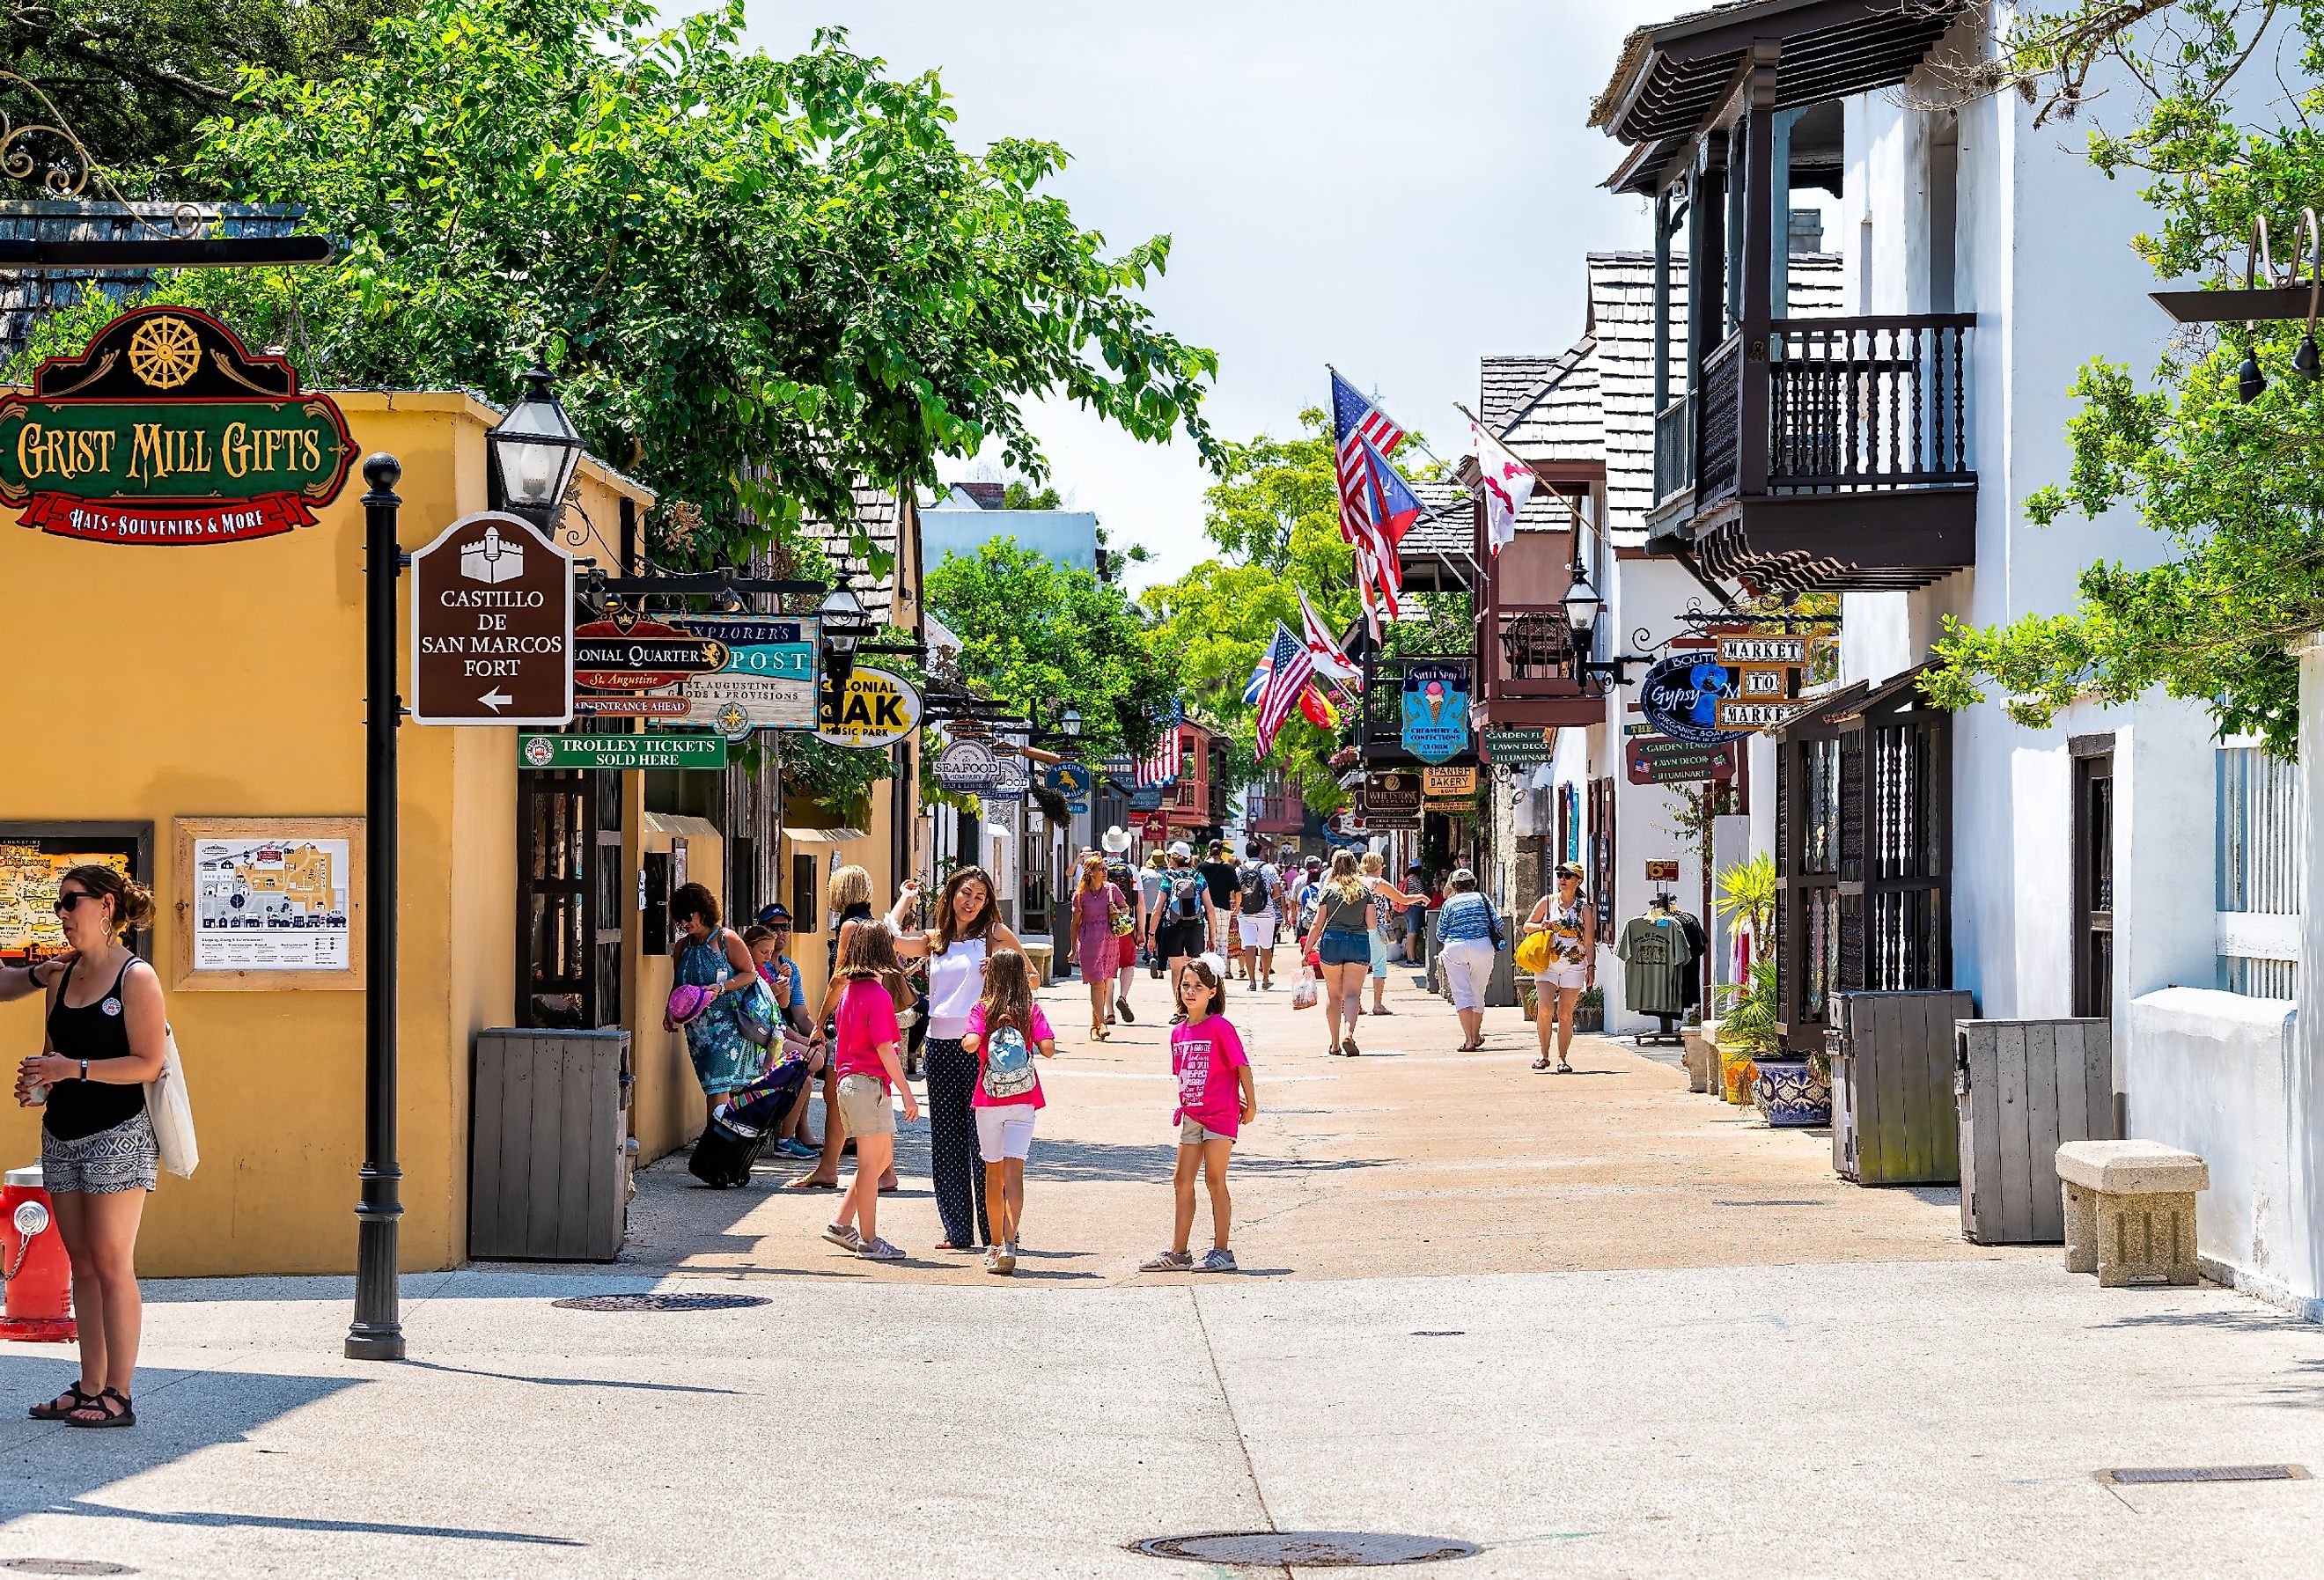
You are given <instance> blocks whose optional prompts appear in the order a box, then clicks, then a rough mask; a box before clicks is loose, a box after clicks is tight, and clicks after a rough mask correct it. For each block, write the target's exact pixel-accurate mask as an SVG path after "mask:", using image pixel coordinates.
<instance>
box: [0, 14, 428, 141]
mask: <svg viewBox="0 0 2324 1580" xmlns="http://www.w3.org/2000/svg"><path fill="white" fill-rule="evenodd" d="M414 4H416V0H9V4H7V5H5V6H0V69H5V70H8V71H12V72H14V73H15V74H16V75H17V76H18V77H20V78H22V79H23V81H24V82H25V83H28V84H30V87H31V90H30V91H28V90H27V89H26V88H23V87H20V86H18V85H17V84H16V83H13V82H6V81H0V114H4V115H6V116H7V117H8V118H9V120H10V121H11V122H12V123H14V125H19V126H22V125H27V124H38V125H55V122H54V120H53V119H52V118H51V112H53V114H54V115H61V116H62V117H63V118H64V121H65V124H66V125H67V126H69V128H70V129H71V130H72V131H73V132H74V133H75V134H77V135H78V137H79V139H80V141H81V143H82V144H83V145H84V146H85V147H86V148H87V149H88V153H89V156H90V157H91V158H92V159H94V160H96V161H97V162H98V163H100V164H102V165H105V166H107V167H109V168H111V169H113V170H115V171H119V172H123V173H124V174H129V175H131V176H132V179H133V180H134V179H135V178H134V174H132V172H135V171H139V170H141V169H142V168H143V167H152V166H160V165H176V164H180V163H182V162H184V160H185V158H186V157H187V155H188V154H189V152H190V151H191V148H192V145H193V142H194V129H195V127H196V126H197V125H199V124H200V123H201V122H202V121H204V120H206V119H208V117H210V116H211V115H217V114H218V113H219V112H220V111H222V110H224V109H225V108H226V106H227V105H228V104H230V103H231V102H232V101H233V98H234V96H235V90H236V88H239V87H240V86H241V80H242V72H243V69H244V68H245V67H255V68H258V69H263V70H268V71H278V72H281V73H284V74H286V75H288V76H291V77H301V78H307V79H319V78H324V77H328V76H331V75H333V74H335V73H337V71H339V70H340V69H342V67H343V65H344V63H345V62H346V60H349V59H350V58H352V57H355V56H358V55H360V54H362V53H363V52H364V51H365V50H366V49H367V48H368V47H369V44H370V37H371V28H372V24H373V23H374V22H376V21H378V20H379V19H380V18H381V17H383V16H385V15H390V14H395V13H399V12H408V11H410V9H411V8H412V6H413V5H414ZM43 99H45V100H46V101H47V102H46V103H45V104H44V103H43V102H42V100H43ZM24 152H34V154H35V157H37V158H46V157H51V156H53V155H55V154H57V153H59V152H60V150H59V149H57V148H54V147H42V148H40V149H39V150H38V151H37V152H35V151H34V150H33V149H32V148H31V147H27V148H26V149H25V150H24ZM140 184H142V183H140Z"/></svg>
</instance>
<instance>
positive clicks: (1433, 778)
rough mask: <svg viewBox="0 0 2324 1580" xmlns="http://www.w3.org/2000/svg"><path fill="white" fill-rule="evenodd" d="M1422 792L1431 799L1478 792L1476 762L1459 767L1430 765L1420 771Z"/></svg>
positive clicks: (1445, 798)
mask: <svg viewBox="0 0 2324 1580" xmlns="http://www.w3.org/2000/svg"><path fill="white" fill-rule="evenodd" d="M1420 793H1421V794H1422V795H1423V796H1424V797H1425V798H1427V799H1430V800H1448V801H1449V800H1452V799H1455V798H1460V797H1468V796H1473V795H1475V794H1476V793H1477V770H1476V767H1475V765H1474V764H1465V765H1463V766H1462V767H1459V768H1446V767H1429V768H1424V769H1422V770H1421V771H1420Z"/></svg>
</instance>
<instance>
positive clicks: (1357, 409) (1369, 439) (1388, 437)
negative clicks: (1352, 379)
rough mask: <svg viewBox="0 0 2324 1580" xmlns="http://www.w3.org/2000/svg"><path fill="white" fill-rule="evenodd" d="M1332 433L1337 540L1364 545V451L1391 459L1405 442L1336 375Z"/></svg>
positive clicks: (1386, 417)
mask: <svg viewBox="0 0 2324 1580" xmlns="http://www.w3.org/2000/svg"><path fill="white" fill-rule="evenodd" d="M1332 431H1333V436H1334V437H1335V439H1336V440H1337V442H1338V445H1339V455H1338V467H1339V474H1340V537H1341V540H1342V541H1343V542H1349V543H1360V542H1361V541H1363V527H1364V524H1365V518H1364V517H1363V516H1362V515H1361V514H1360V501H1361V500H1362V498H1363V489H1364V470H1365V467H1364V451H1363V447H1364V446H1365V445H1366V444H1368V443H1369V444H1370V445H1372V446H1374V447H1375V448H1378V449H1379V452H1380V454H1382V455H1384V456H1392V455H1394V454H1396V447H1397V446H1398V445H1400V444H1402V443H1403V442H1404V430H1403V429H1401V428H1398V427H1397V425H1396V420H1395V419H1394V418H1392V417H1390V416H1389V415H1388V413H1387V412H1385V411H1381V410H1380V409H1379V407H1377V406H1375V405H1373V404H1372V403H1371V402H1369V401H1367V400H1365V399H1364V398H1363V397H1362V396H1361V395H1360V394H1358V393H1356V390H1355V386H1354V385H1352V384H1351V383H1348V381H1347V380H1345V379H1343V378H1342V377H1341V376H1340V375H1339V374H1337V373H1334V374H1332Z"/></svg>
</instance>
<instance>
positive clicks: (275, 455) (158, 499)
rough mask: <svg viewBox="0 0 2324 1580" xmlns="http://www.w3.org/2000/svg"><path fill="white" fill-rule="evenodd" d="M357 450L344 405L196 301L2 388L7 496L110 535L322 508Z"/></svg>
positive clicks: (274, 520) (150, 311) (26, 515)
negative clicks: (19, 384)
mask: <svg viewBox="0 0 2324 1580" xmlns="http://www.w3.org/2000/svg"><path fill="white" fill-rule="evenodd" d="M354 464H355V440H354V439H351V438H350V437H349V436H348V433H347V423H346V418H345V417H344V416H342V415H341V414H340V412H339V409H338V407H337V405H335V404H333V403H332V402H331V400H330V398H329V397H328V396H327V395H323V394H320V393H316V392H314V391H301V390H300V388H299V375H298V374H297V372H296V371H295V370H294V369H293V368H292V367H291V364H290V363H289V362H288V361H287V360H286V359H284V358H282V357H280V356H252V355H251V354H250V353H249V352H248V351H246V350H244V348H243V345H242V342H241V341H240V340H239V339H237V338H236V337H235V333H234V331H233V330H231V329H229V328H226V326H225V325H224V324H221V323H219V322H218V321H217V319H214V318H211V317H210V316H209V315H208V313H202V312H197V311H195V310H193V309H191V308H180V307H172V308H138V309H135V310H132V311H129V312H125V313H124V314H122V315H121V316H120V317H119V318H117V319H114V320H113V321H112V322H111V323H109V324H107V325H106V327H105V328H102V329H99V330H98V331H97V335H96V337H95V338H93V339H92V340H90V341H89V343H88V349H86V350H84V351H83V352H82V353H81V354H80V355H79V356H52V357H51V358H49V360H48V361H46V362H44V363H42V365H41V366H40V368H39V370H38V371H36V372H35V373H34V374H32V393H30V394H29V395H28V394H25V393H22V392H11V393H7V394H5V395H0V504H9V505H14V506H16V507H18V508H19V509H20V511H21V515H20V516H19V518H18V519H19V521H20V522H22V523H23V525H25V526H27V527H33V528H37V529H39V530H40V531H43V532H51V533H54V534H55V535H57V536H59V537H63V538H80V539H85V540H87V541H90V542H97V543H159V544H190V543H230V542H238V541H244V540H246V539H252V538H271V537H273V536H275V535H276V534H278V533H281V532H287V531H291V529H292V528H294V527H311V526H313V525H314V524H315V511H316V508H317V507H318V506H320V505H325V504H329V503H330V502H331V501H332V500H334V499H337V497H338V495H339V489H340V487H341V486H342V485H344V484H345V483H346V478H347V469H348V468H349V467H352V466H354Z"/></svg>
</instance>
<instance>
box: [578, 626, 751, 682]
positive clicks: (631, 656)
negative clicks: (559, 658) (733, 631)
mask: <svg viewBox="0 0 2324 1580" xmlns="http://www.w3.org/2000/svg"><path fill="white" fill-rule="evenodd" d="M725 667H726V644H725V643H724V642H717V641H715V640H712V639H710V638H706V637H700V636H689V635H687V633H685V632H683V631H680V630H679V629H678V627H677V626H675V625H665V624H662V623H661V622H660V621H659V620H641V619H638V618H636V617H634V616H632V615H630V614H618V615H615V616H614V617H613V618H611V619H607V620H592V621H590V622H589V623H588V624H586V625H576V626H575V627H574V628H573V679H574V683H575V684H576V685H578V686H581V687H583V688H586V689H588V690H591V691H613V692H639V691H662V690H667V689H668V688H670V687H673V686H676V685H678V684H679V683H680V682H681V681H683V680H685V679H687V678H688V677H689V676H693V675H708V674H714V673H715V672H716V671H718V670H723V669H724V668H725Z"/></svg>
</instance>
